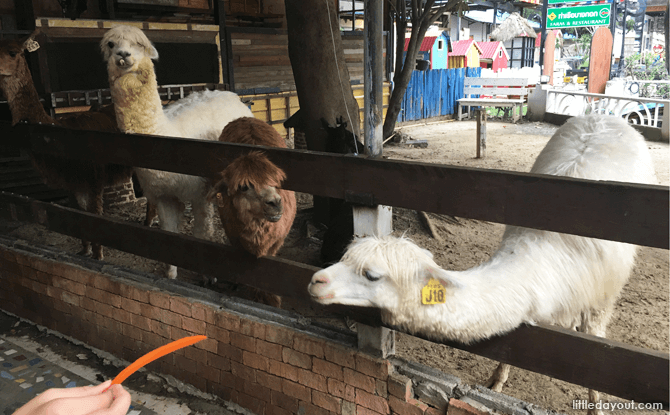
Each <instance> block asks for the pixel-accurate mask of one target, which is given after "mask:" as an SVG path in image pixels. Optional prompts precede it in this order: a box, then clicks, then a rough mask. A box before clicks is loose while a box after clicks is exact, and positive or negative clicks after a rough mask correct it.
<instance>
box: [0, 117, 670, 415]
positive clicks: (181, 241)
mask: <svg viewBox="0 0 670 415" xmlns="http://www.w3.org/2000/svg"><path fill="white" fill-rule="evenodd" d="M0 132H1V133H2V134H3V143H4V144H6V145H10V146H14V147H20V148H26V149H32V151H36V152H45V153H50V154H54V155H60V156H66V157H71V158H74V159H85V160H92V161H96V162H112V163H120V164H126V165H132V166H140V167H146V168H154V169H161V170H169V171H174V172H180V173H186V174H193V175H201V176H211V175H212V174H213V173H215V172H217V171H220V170H222V169H223V168H224V167H225V166H226V165H227V164H228V163H229V162H230V161H232V160H233V159H234V158H235V157H237V156H239V155H240V154H243V153H246V152H248V151H250V150H251V149H257V147H254V146H247V145H239V144H226V143H219V142H203V141H198V140H188V139H177V138H167V137H154V136H144V135H130V134H117V133H104V132H91V131H77V130H67V129H63V128H60V127H53V126H45V125H18V126H16V127H11V126H9V124H5V123H0ZM264 151H265V152H266V153H267V154H268V156H269V157H270V158H271V159H272V160H273V161H274V162H275V163H277V164H278V165H279V166H280V167H282V168H283V169H285V171H286V173H287V175H288V178H289V179H288V181H287V182H286V185H285V187H286V188H289V189H291V190H295V191H301V192H307V193H312V194H315V195H319V196H328V197H338V198H343V199H347V200H355V201H356V202H358V203H361V202H367V203H369V204H375V203H380V204H386V205H392V206H402V207H406V208H412V209H420V210H425V211H430V212H436V213H446V214H450V215H456V216H461V217H468V218H474V219H482V220H489V221H494V222H500V223H507V224H512V225H518V226H525V227H530V228H536V229H545V230H550V231H558V232H565V233H570V234H576V235H581V236H587V237H596V238H603V239H609V240H615V241H622V242H629V243H634V244H638V245H644V246H651V247H657V248H664V249H668V244H669V232H668V230H669V216H670V210H669V206H668V199H669V196H670V191H669V189H668V187H665V186H651V185H640V184H624V183H612V182H593V181H588V180H579V179H571V178H562V177H550V176H542V175H534V174H528V173H511V172H504V171H492V170H480V169H472V168H460V167H452V166H444V165H431V164H423V163H408V162H400V161H389V160H372V159H366V158H364V157H350V156H341V155H334V154H327V153H318V152H310V151H297V150H286V149H276V148H264ZM398 189H402V191H399V190H398ZM435 189H443V191H441V192H436V191H435ZM0 215H2V216H3V217H5V218H8V219H14V220H21V221H30V222H37V223H41V224H43V225H44V226H46V227H47V228H48V229H50V230H52V231H55V232H59V233H63V234H67V235H70V236H73V237H77V238H85V239H88V240H90V241H94V242H99V243H101V244H103V245H105V246H109V247H112V248H116V249H119V250H122V251H126V252H131V253H134V254H137V255H141V256H144V257H147V258H151V259H154V260H158V261H163V262H169V263H171V264H175V265H177V266H179V267H183V268H186V269H190V270H193V271H196V272H200V273H203V274H208V275H212V276H216V277H218V278H220V279H221V280H225V281H231V282H236V283H241V284H245V285H250V286H254V287H257V288H260V289H263V290H266V291H272V292H274V293H276V294H279V295H282V296H287V297H293V298H299V299H303V300H305V301H308V300H309V296H308V294H307V290H306V286H307V284H308V282H309V280H310V279H311V276H312V275H313V273H314V272H315V271H316V270H317V268H315V267H311V266H307V265H304V264H299V263H295V262H292V261H288V260H284V259H280V258H260V259H254V258H252V257H251V256H247V257H246V258H244V257H243V258H240V254H239V253H237V252H233V250H232V249H231V248H230V247H228V246H224V245H220V244H216V243H212V242H208V241H203V240H199V239H196V238H193V237H190V236H186V235H179V234H174V233H169V232H164V231H160V230H156V229H151V228H148V227H144V226H140V225H137V224H134V223H129V222H124V221H120V220H116V219H111V218H108V217H101V216H96V215H91V214H88V213H85V212H80V211H77V210H73V209H69V208H65V207H60V206H57V205H52V204H47V203H43V202H38V201H34V200H31V199H29V198H25V197H22V196H16V195H11V194H6V193H3V194H0ZM325 310H326V311H332V312H340V313H342V312H345V313H348V314H350V315H352V316H355V318H356V319H357V320H358V321H362V322H363V323H366V324H371V325H379V324H381V320H380V318H379V313H378V312H377V311H371V310H365V309H363V310H361V309H355V308H352V307H341V306H329V307H326V308H325ZM443 343H444V344H448V345H450V346H453V347H457V348H459V349H463V350H466V351H470V352H472V353H476V354H479V355H481V356H485V357H489V358H491V359H495V360H498V361H502V362H505V363H509V364H512V365H514V366H518V367H521V368H525V369H528V370H531V371H534V372H538V373H542V374H545V375H548V376H552V377H554V378H557V379H561V380H565V381H568V382H571V383H575V384H579V385H582V386H586V387H589V388H594V389H597V390H600V391H603V392H606V393H610V394H613V395H616V396H620V397H622V398H626V399H634V400H636V401H638V402H662V403H664V405H666V407H667V405H668V392H669V385H668V379H669V375H670V371H669V367H670V359H669V357H668V353H664V352H658V351H652V350H646V349H641V348H639V347H634V346H629V345H626V344H622V343H618V342H614V341H610V340H607V339H601V338H596V337H593V336H589V335H585V334H581V333H576V332H573V331H569V330H564V329H560V328H556V327H545V326H540V327H531V326H522V327H520V328H518V329H517V330H515V331H513V332H512V333H509V334H507V335H505V336H501V337H496V338H492V339H488V340H485V341H482V342H479V343H477V344H475V345H470V346H465V345H462V344H457V343H453V342H443Z"/></svg>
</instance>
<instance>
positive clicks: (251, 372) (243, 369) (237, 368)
mask: <svg viewBox="0 0 670 415" xmlns="http://www.w3.org/2000/svg"><path fill="white" fill-rule="evenodd" d="M230 371H231V373H232V374H233V375H235V376H238V377H240V378H242V379H245V380H249V381H251V382H256V370H255V369H252V368H250V367H247V366H244V365H243V364H241V363H239V362H233V361H231V362H230Z"/></svg>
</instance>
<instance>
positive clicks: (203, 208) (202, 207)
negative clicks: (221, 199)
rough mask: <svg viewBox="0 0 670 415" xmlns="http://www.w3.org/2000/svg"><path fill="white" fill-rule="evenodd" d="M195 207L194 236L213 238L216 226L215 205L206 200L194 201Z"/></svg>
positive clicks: (206, 238) (193, 207)
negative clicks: (214, 226)
mask: <svg viewBox="0 0 670 415" xmlns="http://www.w3.org/2000/svg"><path fill="white" fill-rule="evenodd" d="M192 209H193V236H195V237H196V238H200V239H205V240H208V241H209V240H212V236H213V234H214V228H213V225H212V221H213V218H214V205H213V204H211V203H208V202H207V201H206V200H204V198H203V200H194V201H192Z"/></svg>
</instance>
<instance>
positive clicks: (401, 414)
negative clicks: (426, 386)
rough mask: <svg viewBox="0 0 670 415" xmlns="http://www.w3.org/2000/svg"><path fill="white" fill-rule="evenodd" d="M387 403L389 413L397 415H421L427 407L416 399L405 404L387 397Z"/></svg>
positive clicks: (392, 397) (393, 397)
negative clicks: (389, 409)
mask: <svg viewBox="0 0 670 415" xmlns="http://www.w3.org/2000/svg"><path fill="white" fill-rule="evenodd" d="M388 403H389V407H390V408H391V411H393V412H394V413H396V414H398V415H423V414H424V413H425V412H426V409H427V407H428V406H427V405H426V404H424V403H422V402H420V401H417V400H416V399H410V400H409V401H408V402H405V401H401V400H400V399H398V398H396V397H395V396H393V395H391V396H389V400H388Z"/></svg>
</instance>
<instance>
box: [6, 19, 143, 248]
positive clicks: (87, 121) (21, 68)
mask: <svg viewBox="0 0 670 415" xmlns="http://www.w3.org/2000/svg"><path fill="white" fill-rule="evenodd" d="M36 35H37V32H34V33H33V34H31V35H30V36H28V37H27V38H24V39H17V40H2V41H0V89H2V91H3V92H4V94H5V96H6V97H7V101H8V104H9V108H10V111H11V113H12V125H16V124H17V123H19V122H28V123H40V124H52V125H58V126H62V127H67V128H75V129H84V130H101V131H118V129H117V127H116V120H115V119H114V117H113V116H112V117H110V116H109V114H106V113H105V112H104V111H101V112H94V111H89V112H78V113H73V114H69V115H67V116H65V117H63V118H59V119H54V118H51V117H50V116H49V115H48V114H47V113H46V111H45V110H44V107H43V106H42V104H41V103H40V99H39V95H38V94H37V90H36V89H35V84H34V83H33V79H32V76H31V75H30V70H29V69H28V64H27V62H26V58H25V55H24V50H29V51H30V50H35V49H36V48H38V47H39V44H37V42H36V41H35V36H36ZM30 157H31V159H32V162H33V164H34V166H35V168H36V169H37V171H38V172H39V173H40V175H41V176H42V179H43V180H44V182H45V183H46V184H47V185H49V186H52V187H56V188H60V189H64V190H68V191H70V192H72V193H74V195H75V198H76V200H77V204H78V205H79V207H80V208H81V209H82V210H85V211H87V212H90V213H95V214H98V215H101V214H102V211H103V207H102V193H103V188H104V187H105V186H111V185H115V184H119V183H123V182H126V181H128V180H129V179H130V176H131V174H132V168H130V167H125V166H120V165H116V164H106V165H100V164H95V163H92V162H88V161H81V160H72V159H66V158H60V157H56V156H50V155H45V154H38V153H32V152H31V153H30ZM148 209H149V207H148ZM82 245H83V249H82V251H81V252H80V254H84V255H92V256H93V258H95V259H103V250H102V246H101V245H100V244H93V246H92V247H91V244H90V243H89V242H88V241H82Z"/></svg>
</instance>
